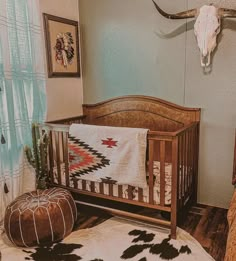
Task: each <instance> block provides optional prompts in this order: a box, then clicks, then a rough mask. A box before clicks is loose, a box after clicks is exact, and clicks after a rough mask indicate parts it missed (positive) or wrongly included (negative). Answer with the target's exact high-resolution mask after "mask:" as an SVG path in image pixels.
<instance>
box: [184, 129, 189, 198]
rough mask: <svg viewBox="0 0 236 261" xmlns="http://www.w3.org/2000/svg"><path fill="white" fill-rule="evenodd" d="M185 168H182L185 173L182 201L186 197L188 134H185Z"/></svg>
mask: <svg viewBox="0 0 236 261" xmlns="http://www.w3.org/2000/svg"><path fill="white" fill-rule="evenodd" d="M185 142H186V144H185V166H184V173H185V181H184V199H186V198H187V196H188V156H189V155H188V146H189V144H188V132H186V133H185Z"/></svg>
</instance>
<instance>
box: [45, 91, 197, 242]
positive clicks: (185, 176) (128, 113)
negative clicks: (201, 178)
mask: <svg viewBox="0 0 236 261" xmlns="http://www.w3.org/2000/svg"><path fill="white" fill-rule="evenodd" d="M76 122H77V123H84V124H93V125H106V126H119V127H122V126H125V127H136V128H148V129H149V131H148V137H147V143H148V152H147V164H148V170H149V171H148V174H147V180H148V185H149V197H148V198H149V201H148V202H144V200H143V190H142V189H141V188H137V189H138V200H133V198H132V189H133V188H132V186H128V198H124V197H123V194H122V193H121V191H122V185H118V195H116V196H115V195H114V191H113V185H112V184H110V185H109V193H108V195H107V194H104V184H103V183H100V184H99V191H96V192H95V189H94V187H95V186H94V183H93V182H91V184H90V189H89V190H88V189H87V186H86V181H84V180H82V188H78V180H77V181H76V180H73V182H71V180H70V176H69V168H68V146H67V136H68V130H69V125H70V124H72V123H76ZM199 122H200V109H197V108H185V107H182V106H178V105H175V104H173V103H170V102H166V101H164V100H161V99H157V98H154V97H149V96H123V97H118V98H114V99H110V100H107V101H104V102H100V103H96V104H84V105H83V116H79V117H74V118H69V119H63V120H60V121H54V122H50V123H47V124H45V125H43V126H41V131H44V130H47V131H48V133H49V149H48V167H49V168H48V172H49V176H50V186H59V187H64V188H67V189H69V190H70V191H72V192H75V193H79V195H81V197H82V195H86V196H92V197H96V199H97V198H100V199H105V200H110V201H112V202H114V205H115V202H121V203H126V204H130V206H141V207H147V208H149V209H154V210H159V211H164V212H167V213H169V214H170V221H168V220H163V219H161V218H153V217H149V216H144V215H139V214H134V213H132V212H129V211H128V212H127V211H123V210H119V209H115V208H113V207H106V206H101V205H98V204H91V202H90V203H88V202H87V203H86V202H83V203H84V204H88V205H93V206H94V205H96V207H100V208H102V209H105V210H107V211H109V212H110V213H112V214H115V215H120V216H124V217H129V218H135V219H138V220H142V221H146V222H151V223H155V224H158V225H162V226H167V227H169V228H170V229H171V237H172V238H175V237H176V226H177V217H178V214H179V213H183V210H184V209H185V208H186V207H187V206H189V205H192V204H194V203H196V200H197V183H198V182H197V180H198V148H199V145H198V144H199ZM154 161H159V162H160V191H159V193H160V202H158V203H156V202H154V181H155V179H156V177H155V176H154V174H153V162H154ZM165 163H171V164H172V177H171V204H170V205H166V203H165V183H166V180H165V175H166V174H165ZM62 165H63V167H62ZM80 203H82V202H81V200H80Z"/></svg>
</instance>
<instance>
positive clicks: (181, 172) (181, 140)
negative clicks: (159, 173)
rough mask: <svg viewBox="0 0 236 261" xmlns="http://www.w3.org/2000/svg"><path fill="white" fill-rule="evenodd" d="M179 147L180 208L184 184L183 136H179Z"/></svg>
mask: <svg viewBox="0 0 236 261" xmlns="http://www.w3.org/2000/svg"><path fill="white" fill-rule="evenodd" d="M179 143H180V144H179V145H180V153H179V157H180V160H179V164H180V166H179V168H180V207H182V205H183V194H184V193H183V192H184V190H183V184H184V172H183V164H184V160H183V159H184V139H183V135H181V136H180V137H179Z"/></svg>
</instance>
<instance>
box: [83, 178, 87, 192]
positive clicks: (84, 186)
mask: <svg viewBox="0 0 236 261" xmlns="http://www.w3.org/2000/svg"><path fill="white" fill-rule="evenodd" d="M82 190H87V189H86V180H84V179H82Z"/></svg>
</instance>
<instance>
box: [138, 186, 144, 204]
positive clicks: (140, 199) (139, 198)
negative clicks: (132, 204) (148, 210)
mask: <svg viewBox="0 0 236 261" xmlns="http://www.w3.org/2000/svg"><path fill="white" fill-rule="evenodd" d="M138 201H139V202H143V189H142V188H138Z"/></svg>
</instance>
